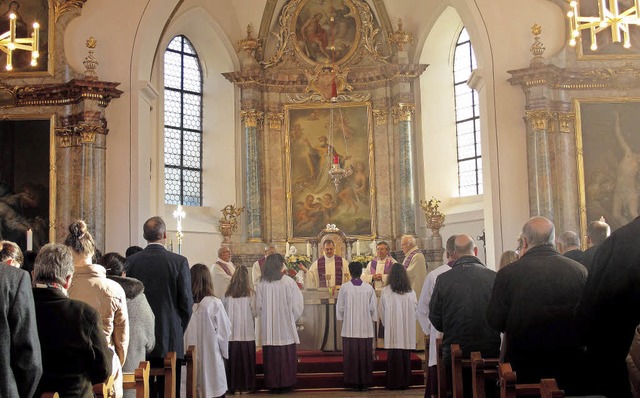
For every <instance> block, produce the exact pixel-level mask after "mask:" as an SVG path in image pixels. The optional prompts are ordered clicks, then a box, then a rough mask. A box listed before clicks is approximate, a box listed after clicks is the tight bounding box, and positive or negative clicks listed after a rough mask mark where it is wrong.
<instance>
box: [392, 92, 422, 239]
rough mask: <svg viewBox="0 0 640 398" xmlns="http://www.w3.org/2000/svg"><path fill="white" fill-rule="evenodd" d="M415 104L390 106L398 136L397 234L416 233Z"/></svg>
mask: <svg viewBox="0 0 640 398" xmlns="http://www.w3.org/2000/svg"><path fill="white" fill-rule="evenodd" d="M414 110H415V105H413V104H407V103H400V104H398V105H396V106H394V107H392V108H391V115H392V116H393V124H394V130H395V132H394V133H395V135H396V136H397V137H398V145H399V147H398V175H397V193H398V206H399V209H398V217H397V220H398V234H399V235H415V234H416V212H415V209H416V176H415V169H416V164H415V154H414V152H415V149H414V144H415V143H414V137H413V113H414Z"/></svg>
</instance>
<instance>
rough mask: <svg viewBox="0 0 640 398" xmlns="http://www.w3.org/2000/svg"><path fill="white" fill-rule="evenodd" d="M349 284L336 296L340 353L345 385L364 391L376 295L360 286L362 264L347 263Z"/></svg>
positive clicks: (367, 383) (370, 364)
mask: <svg viewBox="0 0 640 398" xmlns="http://www.w3.org/2000/svg"><path fill="white" fill-rule="evenodd" d="M349 273H351V281H349V282H347V283H344V284H343V285H342V286H341V287H340V292H339V293H338V302H337V304H336V318H337V319H338V320H341V321H342V333H341V335H342V353H343V356H344V364H343V368H344V384H345V386H347V387H352V388H357V389H359V390H366V389H367V388H369V386H370V385H371V382H372V379H373V337H374V328H373V324H374V322H375V321H376V319H377V318H378V314H377V311H376V305H377V304H376V301H377V299H376V292H375V290H374V289H373V287H372V286H371V285H370V284H368V283H363V282H362V279H360V276H361V275H362V264H361V263H359V262H355V261H354V262H351V263H349Z"/></svg>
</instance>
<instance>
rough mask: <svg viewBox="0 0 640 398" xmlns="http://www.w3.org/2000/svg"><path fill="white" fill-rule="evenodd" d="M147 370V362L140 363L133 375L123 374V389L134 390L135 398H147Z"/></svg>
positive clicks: (148, 367)
mask: <svg viewBox="0 0 640 398" xmlns="http://www.w3.org/2000/svg"><path fill="white" fill-rule="evenodd" d="M149 369H150V365H149V362H147V361H142V362H140V364H139V365H138V367H137V368H136V370H135V371H134V373H123V374H122V376H123V380H122V387H123V389H124V390H135V391H136V398H149Z"/></svg>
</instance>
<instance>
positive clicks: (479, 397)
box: [470, 351, 500, 398]
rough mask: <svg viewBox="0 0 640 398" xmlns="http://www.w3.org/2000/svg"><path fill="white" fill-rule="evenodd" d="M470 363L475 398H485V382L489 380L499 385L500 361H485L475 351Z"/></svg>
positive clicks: (494, 359) (495, 359)
mask: <svg viewBox="0 0 640 398" xmlns="http://www.w3.org/2000/svg"><path fill="white" fill-rule="evenodd" d="M470 361H471V386H472V390H473V398H485V397H486V391H485V382H486V381H487V380H489V381H493V382H494V383H497V381H498V378H499V375H498V365H499V364H500V360H499V359H497V358H492V359H484V358H482V355H481V354H480V352H478V351H475V352H472V353H471V358H470Z"/></svg>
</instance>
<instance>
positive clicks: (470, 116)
mask: <svg viewBox="0 0 640 398" xmlns="http://www.w3.org/2000/svg"><path fill="white" fill-rule="evenodd" d="M475 68H476V58H475V55H474V53H473V47H471V41H470V40H469V34H468V33H467V29H466V28H463V29H462V31H461V32H460V35H459V36H458V41H457V43H456V49H455V54H454V58H453V89H454V94H455V106H456V137H457V148H458V151H457V152H458V193H459V195H460V196H470V195H480V194H481V193H482V148H481V145H480V112H479V108H478V93H477V92H476V91H475V90H473V89H472V88H471V87H469V86H468V85H467V80H469V76H470V75H471V72H473V70H474V69H475Z"/></svg>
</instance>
